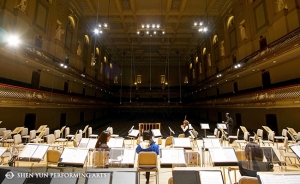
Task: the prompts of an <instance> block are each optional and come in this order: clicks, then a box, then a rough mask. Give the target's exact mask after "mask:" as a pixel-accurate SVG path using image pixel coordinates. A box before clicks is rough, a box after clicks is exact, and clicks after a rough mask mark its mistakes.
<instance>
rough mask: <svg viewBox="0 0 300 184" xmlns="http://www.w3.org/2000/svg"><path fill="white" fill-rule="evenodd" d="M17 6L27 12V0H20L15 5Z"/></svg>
mask: <svg viewBox="0 0 300 184" xmlns="http://www.w3.org/2000/svg"><path fill="white" fill-rule="evenodd" d="M15 8H17V9H19V10H21V11H22V12H24V13H25V11H26V8H27V0H20V3H19V4H18V5H17V6H15Z"/></svg>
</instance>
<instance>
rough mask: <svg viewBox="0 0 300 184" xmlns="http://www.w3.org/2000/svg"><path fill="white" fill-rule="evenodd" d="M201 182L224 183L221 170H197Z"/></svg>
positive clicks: (202, 183) (209, 183) (205, 183)
mask: <svg viewBox="0 0 300 184" xmlns="http://www.w3.org/2000/svg"><path fill="white" fill-rule="evenodd" d="M199 174H200V181H201V184H212V183H213V184H224V181H223V176H222V173H221V171H199Z"/></svg>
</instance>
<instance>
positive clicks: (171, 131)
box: [169, 127, 175, 137]
mask: <svg viewBox="0 0 300 184" xmlns="http://www.w3.org/2000/svg"><path fill="white" fill-rule="evenodd" d="M169 130H170V137H171V136H172V133H173V134H175V132H174V131H173V130H172V129H171V128H170V127H169Z"/></svg>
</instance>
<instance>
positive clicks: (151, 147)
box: [136, 130, 159, 183]
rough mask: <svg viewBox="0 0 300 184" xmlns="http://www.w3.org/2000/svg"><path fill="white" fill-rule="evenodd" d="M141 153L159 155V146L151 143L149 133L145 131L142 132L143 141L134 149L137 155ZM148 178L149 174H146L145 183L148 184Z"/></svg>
mask: <svg viewBox="0 0 300 184" xmlns="http://www.w3.org/2000/svg"><path fill="white" fill-rule="evenodd" d="M142 151H154V152H155V153H156V154H157V155H159V146H158V144H156V143H155V142H154V141H153V139H152V137H151V133H150V131H147V130H145V131H144V132H143V141H142V142H141V143H140V144H139V145H138V146H137V147H136V153H137V154H139V153H140V152H142ZM149 177H150V172H146V179H147V183H149Z"/></svg>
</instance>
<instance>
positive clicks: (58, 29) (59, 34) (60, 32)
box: [54, 24, 65, 41]
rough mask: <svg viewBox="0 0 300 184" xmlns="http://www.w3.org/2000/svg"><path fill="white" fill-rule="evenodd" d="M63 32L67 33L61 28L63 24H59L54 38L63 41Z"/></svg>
mask: <svg viewBox="0 0 300 184" xmlns="http://www.w3.org/2000/svg"><path fill="white" fill-rule="evenodd" d="M62 34H65V30H64V29H62V28H61V24H58V26H57V29H56V31H55V36H54V39H56V40H59V41H61V35H62Z"/></svg>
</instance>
